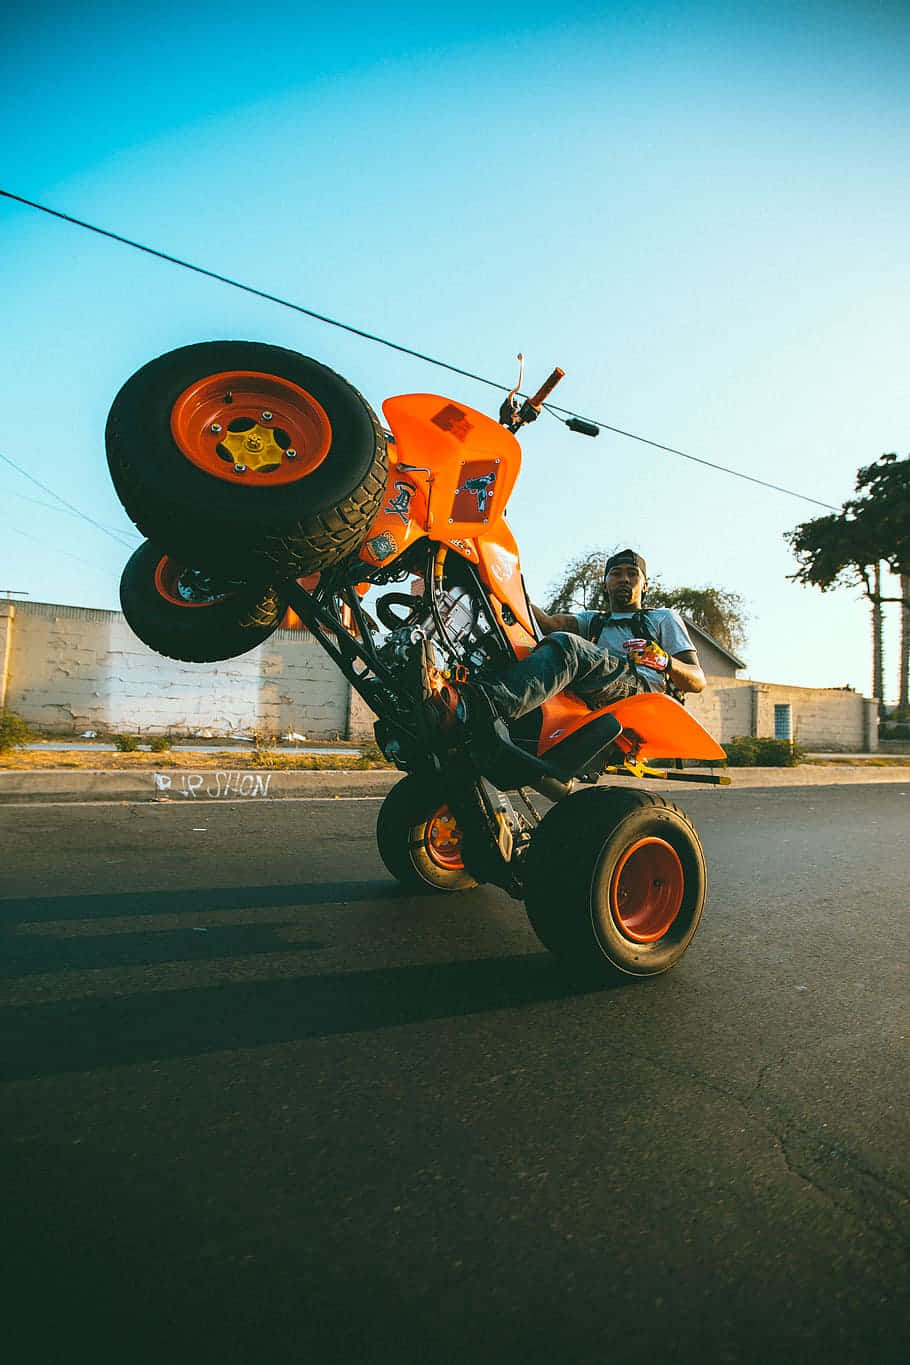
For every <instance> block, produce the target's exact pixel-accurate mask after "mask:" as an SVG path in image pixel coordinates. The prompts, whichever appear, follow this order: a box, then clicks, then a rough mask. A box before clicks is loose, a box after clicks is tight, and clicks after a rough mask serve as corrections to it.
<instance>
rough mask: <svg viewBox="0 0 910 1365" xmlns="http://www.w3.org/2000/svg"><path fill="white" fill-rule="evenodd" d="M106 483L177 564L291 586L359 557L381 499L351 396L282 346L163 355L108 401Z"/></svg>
mask: <svg viewBox="0 0 910 1365" xmlns="http://www.w3.org/2000/svg"><path fill="white" fill-rule="evenodd" d="M106 444H107V455H108V464H109V466H110V471H111V477H112V479H113V481H114V486H115V488H116V490H117V493H118V496H119V497H120V500H121V502H122V503H123V505H124V507H125V508H126V511H127V512H128V514H129V516H130V517H131V518H132V519H133V521H134V522H135V523H136V525H137V526H138V527H139V529H140V530H141V531H142V533H143V534H144V535H146V536H148V538H149V539H150V540H152V541H154V542H155V543H156V544H158V545H162V546H164V547H165V548H166V549H167V551H168V552H169V553H171V554H173V555H175V556H176V557H177V558H180V559H182V560H184V561H185V562H192V563H194V564H201V565H204V566H205V567H206V568H208V569H211V570H217V571H218V572H220V573H228V574H231V573H233V574H235V575H237V574H239V575H244V574H252V573H257V572H258V574H259V576H260V577H261V576H262V575H263V574H265V576H266V577H267V578H269V579H270V580H272V579H275V578H298V577H302V576H303V575H305V574H309V573H313V572H316V571H319V570H322V569H325V568H328V566H329V565H331V564H334V563H336V562H337V561H338V560H339V559H342V558H343V557H344V556H345V555H347V554H349V553H352V552H354V551H356V550H357V549H358V548H359V546H360V545H361V544H362V543H363V540H364V539H365V537H366V533H367V531H368V529H369V527H370V525H371V523H372V521H373V519H374V517H375V516H376V513H377V512H378V510H379V507H380V505H381V502H382V498H383V495H384V493H385V487H386V476H387V472H388V456H387V452H386V438H385V434H384V432H383V429H382V427H381V426H380V424H379V421H378V419H377V417H376V415H375V413H374V412H373V411H372V409H371V408H370V407H369V405H368V404H367V402H366V401H365V399H364V398H362V397H361V395H360V394H359V393H358V392H357V390H356V389H355V388H353V386H352V385H350V384H349V383H348V382H347V381H346V380H345V379H342V378H341V376H340V375H337V374H335V373H334V372H333V371H332V370H329V369H327V368H326V366H324V365H320V364H319V362H318V361H315V360H310V359H309V358H307V357H306V356H302V355H298V354H297V353H296V352H295V351H288V350H285V349H283V348H282V347H279V346H267V345H264V344H261V343H258V342H248V341H208V342H202V343H200V344H198V345H194V346H183V347H181V348H180V349H178V350H175V351H169V352H168V353H167V354H166V355H163V356H159V357H158V359H157V360H152V361H150V362H149V364H147V365H145V366H143V368H142V369H141V370H138V371H137V372H136V374H134V375H133V376H132V378H130V379H128V380H127V381H126V383H125V384H124V385H123V388H122V389H121V390H120V392H119V393H118V395H117V397H116V398H115V399H114V403H113V406H112V407H111V411H110V415H109V417H108V422H107V430H106Z"/></svg>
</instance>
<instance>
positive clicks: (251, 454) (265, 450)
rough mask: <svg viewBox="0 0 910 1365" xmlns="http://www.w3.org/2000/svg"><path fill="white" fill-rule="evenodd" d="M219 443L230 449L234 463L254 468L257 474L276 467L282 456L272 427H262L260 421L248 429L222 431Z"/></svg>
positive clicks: (282, 452) (282, 453)
mask: <svg viewBox="0 0 910 1365" xmlns="http://www.w3.org/2000/svg"><path fill="white" fill-rule="evenodd" d="M221 445H223V446H224V448H225V449H226V450H228V451H230V453H231V455H232V456H233V458H234V464H235V465H245V466H246V468H247V469H252V470H255V472H256V473H257V474H265V473H268V471H269V470H270V469H278V468H279V466H280V464H281V461H282V458H283V457H284V451H283V450H282V448H281V446H280V445H279V444H278V442H277V441H276V440H275V433H274V432H273V431H272V428H271V427H264V426H263V425H262V423H261V422H257V423H256V424H255V425H254V426H252V427H250V428H249V430H248V431H225V432H222V434H221Z"/></svg>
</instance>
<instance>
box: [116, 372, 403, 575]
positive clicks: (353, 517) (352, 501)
mask: <svg viewBox="0 0 910 1365" xmlns="http://www.w3.org/2000/svg"><path fill="white" fill-rule="evenodd" d="M264 350H265V351H266V352H272V351H273V352H274V353H275V364H276V368H280V363H281V357H282V355H283V354H285V353H283V352H281V351H280V349H279V348H264ZM165 358H166V357H161V358H160V359H162V360H163V359H165ZM155 363H157V362H151V364H155ZM147 368H149V367H148V366H147V367H144V369H147ZM320 368H321V369H322V370H326V369H327V367H325V366H321V367H320ZM144 369H143V370H140V371H138V372H137V374H136V375H134V376H133V380H131V381H129V383H132V382H133V381H135V380H137V379H139V378H140V377H141V376H142V375H143V374H144ZM328 373H329V374H331V375H332V377H333V378H334V379H335V380H338V381H339V382H340V383H341V384H343V385H344V386H345V388H346V389H347V390H348V391H349V392H350V394H351V397H352V399H353V400H355V401H356V402H357V403H359V404H360V405H361V406H362V411H363V414H365V415H366V416H367V418H368V419H369V423H370V429H371V431H372V441H373V457H372V460H371V462H370V464H369V468H368V469H367V471H366V473H365V474H364V476H363V478H362V479H361V480H360V482H359V483H358V485H357V487H356V488H354V489H353V491H352V492H351V493H349V494H348V495H347V496H346V497H341V498H339V499H338V500H337V501H336V502H335V503H334V505H332V506H330V507H326V508H323V509H322V510H314V511H312V512H311V513H309V514H307V515H305V516H298V517H297V518H296V519H293V520H290V521H288V520H285V521H283V522H282V523H280V524H276V523H272V526H273V527H274V529H271V528H270V526H269V525H266V526H263V525H262V524H259V525H257V524H256V523H255V522H251V521H250V520H248V519H245V518H243V517H241V516H237V515H234V516H230V515H227V514H226V513H224V512H220V513H219V515H218V516H217V518H213V515H212V513H211V510H210V509H207V510H206V513H205V515H204V516H202V517H201V516H200V512H199V508H198V507H186V506H185V505H184V504H182V503H181V501H180V500H179V499H178V498H176V497H174V496H172V495H169V491H168V490H167V489H162V490H161V491H160V492H159V491H154V490H153V489H150V488H149V486H148V479H147V478H145V479H143V478H141V477H140V476H139V475H138V473H137V471H136V470H135V469H134V467H133V460H132V456H131V451H132V446H133V439H132V438H133V431H132V426H131V424H130V423H127V422H125V421H124V420H123V419H122V416H121V415H120V411H121V410H120V406H119V403H118V401H115V403H114V406H113V408H112V409H111V413H110V416H109V418H108V423H107V428H106V443H107V451H108V464H109V468H110V472H111V478H112V480H113V483H114V487H115V489H116V491H117V495H118V497H119V498H120V501H121V503H122V504H123V507H124V509H125V510H126V513H127V515H128V516H129V517H130V519H131V520H132V521H133V523H134V524H135V526H136V527H137V528H138V529H139V531H141V533H142V534H143V535H144V536H146V537H147V538H148V539H149V540H152V541H154V542H155V543H156V544H159V545H163V546H164V547H165V549H166V550H167V551H168V552H169V553H171V554H173V555H174V557H175V558H178V559H183V560H186V561H189V562H192V563H194V564H197V565H199V566H205V567H207V568H211V569H213V570H226V571H230V572H241V573H243V572H247V573H250V574H255V573H258V574H260V575H262V574H263V572H265V574H266V575H267V576H268V577H272V578H298V577H303V576H304V575H306V574H309V573H314V572H318V571H320V570H322V569H326V568H329V567H330V566H331V565H332V564H335V563H337V562H338V561H339V560H341V559H343V558H345V556H347V555H349V554H353V553H355V552H356V551H357V550H358V549H359V548H360V546H361V545H362V544H363V542H364V540H365V538H366V535H367V532H368V531H369V528H370V526H371V525H372V523H373V521H374V520H375V517H376V515H377V513H378V512H379V509H380V507H381V505H382V499H383V497H384V495H385V491H386V485H387V481H388V468H389V460H388V449H387V445H386V435H385V431H384V430H383V428H382V426H381V424H380V422H379V419H378V418H377V416H376V414H375V413H374V412H373V410H372V408H371V407H370V405H369V403H367V401H366V399H365V398H364V397H363V395H362V394H360V393H359V391H358V390H357V389H355V388H354V386H353V385H352V384H350V383H349V382H348V381H347V380H344V379H342V377H341V376H340V375H336V374H335V373H334V372H333V371H328ZM126 387H127V386H126V385H125V386H124V388H126ZM118 400H119V395H118Z"/></svg>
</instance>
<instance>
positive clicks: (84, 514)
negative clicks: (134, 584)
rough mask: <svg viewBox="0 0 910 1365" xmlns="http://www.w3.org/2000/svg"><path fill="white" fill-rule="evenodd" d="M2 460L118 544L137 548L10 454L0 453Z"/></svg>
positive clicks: (130, 548) (128, 547)
mask: <svg viewBox="0 0 910 1365" xmlns="http://www.w3.org/2000/svg"><path fill="white" fill-rule="evenodd" d="M0 460H3V462H4V464H8V465H9V466H10V468H11V469H15V471H16V473H17V474H21V475H22V477H23V478H25V479H28V480H29V482H30V483H33V484H35V486H36V487H37V488H40V489H41V491H42V492H43V493H49V494H50V495H51V497H52V498H56V499H57V501H58V502H59V503H62V504H63V506H64V507H66V508H68V509H69V511H70V512H72V513H73V514H74V515H75V516H77V517H80V518H81V519H82V520H83V521H87V522H88V524H89V525H90V526H94V527H96V528H97V529H98V530H99V531H103V532H104V534H105V535H106V536H110V537H111V539H112V540H116V541H117V543H118V545H124V546H126V548H127V549H128V550H133V549H135V546H133V545H131V544H130V543H129V541H128V540H124V538H123V536H121V535H120V534H119V533H118V532H117V531H109V530H108V528H107V527H106V526H102V525H101V522H100V521H95V518H94V517H90V516H89V515H88V513H87V512H82V511H80V509H79V508H78V507H74V506H73V504H72V503H71V502H67V501H66V498H62V497H61V496H60V494H59V493H55V492H54V490H53V488H48V486H47V484H46V483H42V482H41V480H40V479H36V478H35V477H34V475H33V474H29V472H28V470H27V469H21V468H20V466H19V465H17V464H16V463H15V461H14V460H11V459H10V458H9V456H8V455H4V454H2V453H0Z"/></svg>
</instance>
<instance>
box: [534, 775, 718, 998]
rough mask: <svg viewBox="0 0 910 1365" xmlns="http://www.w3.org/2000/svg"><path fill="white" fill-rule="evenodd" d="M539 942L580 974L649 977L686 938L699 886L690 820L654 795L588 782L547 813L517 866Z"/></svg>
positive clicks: (675, 957) (699, 905) (701, 874)
mask: <svg viewBox="0 0 910 1365" xmlns="http://www.w3.org/2000/svg"><path fill="white" fill-rule="evenodd" d="M523 876H524V884H525V905H526V909H527V913H528V918H529V920H530V921H531V926H532V928H533V929H534V932H535V933H536V934H537V936H538V938H539V939H540V940H541V942H542V943H543V944H544V945H545V946H546V947H547V948H549V949H550V951H551V952H552V953H554V954H555V955H556V957H558V958H560V959H561V960H562V961H563V962H564V963H566V965H568V966H570V967H572V968H575V969H578V970H580V971H581V972H583V973H584V974H586V975H594V976H596V977H600V978H604V979H609V978H611V977H615V976H621V975H625V976H636V977H644V976H655V975H657V974H658V973H660V972H666V971H668V970H669V969H670V968H671V967H673V966H675V964H676V963H677V962H678V961H679V960H680V958H681V957H682V956H683V954H684V953H685V951H686V949H687V948H688V947H689V944H690V943H691V942H692V939H693V938H694V936H695V931H696V930H697V928H698V925H699V921H700V919H701V915H702V910H703V908H704V903H705V892H706V889H707V876H706V871H705V858H704V852H703V850H702V847H701V842H700V840H699V838H698V835H697V834H696V832H695V829H694V827H693V825H692V822H691V821H690V820H689V819H688V817H687V816H686V815H685V814H684V813H683V811H681V810H680V809H679V808H678V807H677V806H674V805H673V804H672V803H671V802H669V801H666V800H664V798H663V797H662V796H657V795H652V794H651V793H649V792H639V791H634V790H624V789H621V788H612V789H611V788H608V787H592V788H589V789H588V790H586V791H582V792H578V793H576V794H575V795H573V796H569V797H567V798H566V799H565V800H564V801H561V802H560V803H559V804H558V805H556V806H554V807H553V809H552V810H550V811H548V813H547V814H546V816H545V817H544V819H543V820H542V821H541V823H540V825H539V827H538V828H537V830H536V831H535V832H534V836H533V839H532V841H531V846H530V848H529V849H528V854H527V858H526V861H525V865H524V870H523Z"/></svg>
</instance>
